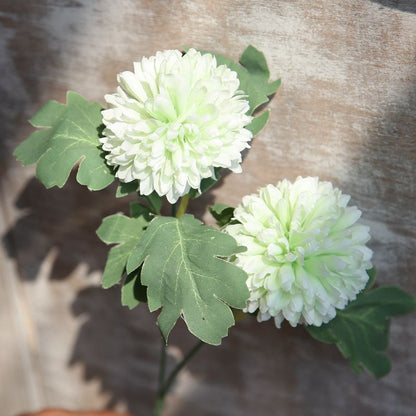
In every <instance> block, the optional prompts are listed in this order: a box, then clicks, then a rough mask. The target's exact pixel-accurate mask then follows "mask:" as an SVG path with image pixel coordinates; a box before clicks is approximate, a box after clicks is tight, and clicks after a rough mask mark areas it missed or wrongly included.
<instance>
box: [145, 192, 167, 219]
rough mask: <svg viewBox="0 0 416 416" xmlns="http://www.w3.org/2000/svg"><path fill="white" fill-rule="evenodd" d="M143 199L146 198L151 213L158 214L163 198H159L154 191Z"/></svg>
mask: <svg viewBox="0 0 416 416" xmlns="http://www.w3.org/2000/svg"><path fill="white" fill-rule="evenodd" d="M144 198H146V201H147V203H148V204H149V205H150V207H151V208H152V211H153V212H154V213H155V214H159V213H160V209H161V208H162V204H163V198H162V197H161V196H159V195H158V194H157V193H156V191H153V192H152V193H151V194H150V195H146V196H145V197H144Z"/></svg>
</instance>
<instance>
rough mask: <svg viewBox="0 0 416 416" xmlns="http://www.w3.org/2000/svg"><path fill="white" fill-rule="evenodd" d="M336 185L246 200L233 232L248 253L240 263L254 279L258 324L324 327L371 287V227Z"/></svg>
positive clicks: (252, 305)
mask: <svg viewBox="0 0 416 416" xmlns="http://www.w3.org/2000/svg"><path fill="white" fill-rule="evenodd" d="M349 199H350V197H349V195H344V194H342V193H341V191H340V190H339V189H337V188H334V187H333V186H332V184H331V183H330V182H320V181H319V180H318V178H311V177H309V178H301V177H299V178H297V179H296V181H295V182H294V183H291V182H289V181H288V180H283V181H281V182H279V183H278V184H277V186H273V185H268V186H266V187H265V188H262V189H260V190H259V194H256V195H249V196H245V197H244V198H243V201H242V204H241V205H240V206H239V207H237V208H236V210H235V212H234V217H235V219H236V220H238V221H239V222H240V224H235V225H229V226H227V228H226V232H228V233H229V234H230V235H232V236H233V237H234V238H235V239H236V240H237V242H238V243H239V244H240V245H243V246H246V247H247V251H245V252H243V253H239V254H237V255H236V259H235V262H236V264H237V265H238V266H240V267H241V268H242V269H243V270H245V271H246V272H247V274H248V279H247V286H248V288H249V291H250V297H249V300H248V303H247V308H246V311H248V312H250V313H251V312H255V311H256V310H257V309H258V314H257V319H258V321H259V322H260V321H265V320H268V319H270V318H271V317H273V318H274V321H275V324H276V326H277V327H278V328H280V324H281V322H282V321H283V319H286V320H288V321H289V322H290V324H291V325H292V326H296V325H297V324H298V323H304V324H308V325H315V326H320V325H321V324H322V323H326V322H328V321H329V320H331V319H332V318H334V317H335V314H336V309H337V308H338V309H343V308H344V307H345V306H346V304H347V303H348V302H349V301H351V300H353V299H355V298H356V295H357V294H358V293H359V292H360V291H361V290H362V289H363V288H364V287H365V285H366V283H367V281H368V275H367V272H366V270H367V269H370V268H371V267H372V265H371V256H372V251H371V250H370V249H369V248H368V247H366V246H365V244H366V242H367V241H368V240H369V239H370V235H369V228H368V227H366V226H364V225H361V224H357V220H358V219H359V218H360V216H361V212H360V211H359V210H358V209H357V207H355V206H353V207H348V206H347V204H348V201H349Z"/></svg>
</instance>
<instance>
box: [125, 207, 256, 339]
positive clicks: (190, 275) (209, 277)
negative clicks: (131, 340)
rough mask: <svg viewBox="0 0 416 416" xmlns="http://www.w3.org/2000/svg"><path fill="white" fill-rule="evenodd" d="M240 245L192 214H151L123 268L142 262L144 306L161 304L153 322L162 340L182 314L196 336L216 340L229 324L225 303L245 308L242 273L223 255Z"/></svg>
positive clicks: (223, 334)
mask: <svg viewBox="0 0 416 416" xmlns="http://www.w3.org/2000/svg"><path fill="white" fill-rule="evenodd" d="M242 250H244V248H242V247H239V246H237V243H236V241H235V240H234V239H233V238H232V237H230V236H229V235H227V234H225V233H222V232H220V231H218V230H215V229H214V228H212V227H208V226H205V225H203V224H202V223H201V222H200V221H198V220H196V219H195V218H194V217H193V216H192V215H188V214H185V215H183V216H182V217H180V218H179V219H177V218H172V217H156V218H155V219H154V220H153V221H152V222H151V223H150V224H149V227H148V228H147V230H146V231H145V233H144V235H143V237H142V238H141V239H140V242H139V244H138V246H137V247H136V249H135V250H134V251H133V252H132V254H131V255H130V257H129V260H128V263H127V272H128V273H132V272H133V271H134V270H136V269H137V268H139V267H140V266H141V265H143V266H142V273H141V282H142V284H144V285H145V286H147V298H148V305H149V309H150V311H151V312H153V311H155V310H156V309H159V308H162V311H161V313H160V315H159V318H158V324H159V327H160V329H161V331H162V333H163V336H164V337H165V339H166V340H167V338H168V335H169V332H170V331H171V329H172V327H173V326H174V324H175V322H176V321H177V319H178V318H179V316H182V317H183V318H184V320H185V322H186V324H187V326H188V329H189V331H190V332H191V333H192V334H194V335H195V336H196V337H198V338H200V339H201V340H202V341H204V342H206V343H208V344H213V345H218V344H220V342H221V338H223V337H224V336H226V335H227V331H228V328H229V327H230V326H231V325H233V324H234V318H233V314H232V312H231V309H230V307H229V306H232V307H235V308H239V309H242V308H244V307H245V304H246V300H247V298H248V295H249V293H248V289H247V286H246V283H245V282H246V278H247V275H246V273H245V272H243V271H242V270H241V269H240V268H238V267H236V266H234V265H233V264H231V263H228V262H227V261H226V260H225V258H228V257H230V256H231V255H233V254H235V253H237V252H240V251H242Z"/></svg>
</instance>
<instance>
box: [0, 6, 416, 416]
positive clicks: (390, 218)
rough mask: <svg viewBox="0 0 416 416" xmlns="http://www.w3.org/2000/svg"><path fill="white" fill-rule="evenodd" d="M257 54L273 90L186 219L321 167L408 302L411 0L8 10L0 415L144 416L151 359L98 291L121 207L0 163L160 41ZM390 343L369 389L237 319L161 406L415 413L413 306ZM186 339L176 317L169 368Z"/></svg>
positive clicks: (137, 334)
mask: <svg viewBox="0 0 416 416" xmlns="http://www.w3.org/2000/svg"><path fill="white" fill-rule="evenodd" d="M248 44H253V45H255V46H256V47H257V48H259V49H260V50H262V51H264V53H265V55H266V57H267V60H268V62H269V66H270V69H271V74H272V77H273V78H277V77H281V78H282V87H281V89H280V90H279V92H278V94H277V95H276V96H275V98H274V100H273V102H272V104H271V108H272V114H271V118H270V122H269V124H268V125H267V127H266V129H265V130H264V131H263V132H262V133H261V134H260V135H259V136H258V137H257V138H256V139H255V141H254V142H253V146H252V149H251V150H250V152H249V153H248V155H247V157H246V159H245V161H244V164H243V174H240V175H236V174H231V175H228V176H226V177H225V179H224V180H223V181H221V183H220V185H219V186H217V187H216V188H215V189H214V190H213V191H212V192H211V193H210V194H209V195H208V196H207V197H204V200H203V201H199V202H194V203H193V204H192V209H193V212H195V213H196V214H197V215H199V216H200V217H202V218H204V219H205V220H206V221H208V222H209V221H211V219H209V216H208V215H207V214H205V213H204V211H203V208H204V203H210V204H212V203H213V202H214V201H220V202H223V203H229V204H231V205H235V204H238V202H239V201H240V199H241V197H242V196H243V195H245V194H248V193H251V192H254V191H256V189H257V188H258V187H260V186H264V185H265V184H267V183H276V182H277V181H279V180H280V179H282V178H284V177H287V178H289V179H294V178H296V176H298V175H318V176H319V177H320V178H322V179H325V180H331V181H333V182H334V183H335V184H336V185H337V186H339V187H340V188H341V189H342V190H343V191H344V192H346V193H349V194H351V195H352V201H353V203H356V204H358V205H359V206H360V208H361V209H362V211H363V217H364V219H365V222H366V223H367V224H369V225H370V226H371V229H372V236H373V238H372V240H371V243H370V244H371V247H372V248H373V249H374V251H375V255H374V264H375V266H376V267H377V269H378V271H379V282H380V283H383V284H394V285H398V286H400V287H402V288H404V289H406V290H408V291H409V292H411V293H412V294H413V295H416V280H415V272H416V263H415V250H416V219H415V214H414V212H415V208H416V204H415V194H416V192H415V191H416V186H415V173H416V160H415V159H416V137H415V131H416V108H415V96H416V60H415V55H416V3H415V2H414V1H413V0H407V1H400V0H399V1H369V0H367V1H362V0H351V1H342V0H327V1H322V2H320V1H313V0H303V1H300V0H299V1H291V0H286V1H280V0H279V1H277V0H273V1H268V2H263V1H236V0H232V1H227V2H225V1H214V0H211V1H191V0H185V1H180V2H179V1H168V0H155V1H144V0H143V1H139V0H134V1H133V0H131V1H128V0H121V1H117V2H113V1H110V0H101V1H88V0H79V1H72V0H66V1H63V0H61V1H59V0H36V1H34V0H32V1H27V0H2V1H1V2H0V51H1V52H0V75H1V77H0V94H1V98H2V100H1V106H0V119H1V126H2V135H1V140H2V152H1V153H0V179H1V185H0V186H1V194H0V198H1V199H0V202H1V203H0V207H1V216H0V232H1V234H2V245H1V249H0V273H1V279H0V345H1V348H0V381H1V386H2V388H1V389H0V404H1V411H0V413H1V415H4V416H13V415H16V414H17V413H19V412H23V411H34V410H38V409H40V408H42V407H64V408H67V409H73V410H75V409H84V410H92V409H101V408H115V409H119V410H128V411H130V412H131V413H132V414H133V415H135V416H136V415H149V414H150V409H151V406H152V404H153V400H154V392H155V387H156V386H155V384H156V374H157V363H158V356H159V343H158V341H159V339H158V333H157V329H156V327H155V324H154V322H155V316H154V315H150V314H149V313H148V312H147V311H146V308H145V307H143V306H141V307H139V308H137V310H134V311H133V312H130V311H128V310H127V309H125V308H122V307H121V306H120V299H119V296H120V294H119V289H118V288H114V289H111V290H102V289H101V288H100V287H99V281H100V276H101V272H102V268H103V265H104V262H105V257H106V253H107V248H106V247H105V246H104V245H103V244H101V243H99V241H98V239H97V238H96V236H95V229H96V228H97V226H98V225H99V223H100V218H101V217H102V216H103V215H108V214H110V213H114V212H117V211H120V210H121V211H122V210H125V209H126V206H127V201H126V200H115V199H114V198H113V194H114V193H113V192H114V188H110V189H107V190H104V191H102V192H99V193H90V192H88V191H87V190H85V189H83V188H81V187H80V186H79V185H77V184H76V183H75V180H74V178H71V180H70V182H69V184H68V186H66V187H65V188H64V189H62V190H59V189H52V190H48V191H47V190H45V189H44V188H43V187H42V185H41V184H40V183H39V182H37V181H36V180H35V179H33V178H32V176H33V169H32V168H23V167H21V166H19V165H18V164H17V163H16V162H15V161H14V160H13V157H12V156H11V153H12V151H13V150H14V148H15V147H16V146H17V144H18V143H20V142H21V141H22V140H23V139H24V138H25V137H27V136H28V134H29V133H30V132H31V128H30V126H29V124H28V123H27V122H26V120H27V119H28V118H29V117H30V116H31V115H33V114H34V112H35V111H36V110H37V109H39V108H40V106H41V105H42V104H43V103H44V102H45V101H47V100H49V99H57V100H60V101H62V100H64V98H65V92H66V90H75V91H77V92H79V93H81V94H83V95H84V96H86V97H87V98H89V99H91V100H98V101H100V102H102V103H103V95H104V94H105V93H108V92H112V91H114V89H115V86H116V73H117V72H120V71H122V70H126V69H131V68H132V62H133V61H134V60H139V59H141V57H142V56H144V55H147V56H148V55H152V54H154V53H155V52H156V51H157V50H161V49H168V48H179V47H180V46H181V45H191V46H194V47H197V48H201V49H206V50H212V51H216V52H219V53H222V54H225V55H227V56H230V57H232V58H234V59H237V58H238V57H239V55H240V54H241V53H242V51H243V50H244V48H245V47H246V46H247V45H248ZM391 338H392V340H393V343H392V345H391V347H390V348H389V355H390V356H391V358H392V364H393V370H392V372H391V373H390V374H389V375H388V376H387V377H385V378H383V379H382V380H374V379H373V378H371V376H369V375H367V374H363V375H361V376H357V375H355V374H354V373H353V372H352V371H351V370H350V369H349V367H348V364H347V362H346V361H345V360H344V359H342V357H341V356H340V354H339V352H338V351H337V350H336V348H335V347H333V346H330V345H324V344H320V343H318V342H315V341H314V340H312V339H311V338H310V337H309V336H308V335H307V334H306V332H305V331H304V330H303V328H296V329H293V328H290V327H288V326H284V327H283V329H282V330H280V331H278V330H276V329H275V328H274V326H273V324H272V323H271V322H267V323H263V324H258V323H256V322H255V321H254V320H250V319H247V320H245V321H242V322H241V324H239V325H238V326H237V327H236V328H234V329H233V330H232V331H231V334H230V336H229V337H228V338H227V339H226V340H225V341H224V342H223V344H222V345H221V346H220V347H216V348H215V347H206V348H205V351H203V352H201V353H200V355H199V356H197V357H196V358H195V359H194V361H193V362H192V363H191V364H190V365H189V366H188V367H187V369H186V371H185V372H184V373H183V374H182V375H181V377H180V379H179V382H178V383H177V385H176V386H175V389H174V391H173V393H172V394H171V395H169V397H168V406H167V409H166V411H165V413H164V415H165V416H179V415H193V416H199V415H201V416H214V415H215V416H218V415H224V416H225V415H226V416H234V415H239V416H243V415H244V416H245V415H247V416H248V415H252V414H256V415H259V416H262V415H267V416H268V415H287V416H292V415H316V416H318V415H319V416H321V415H343V416H344V415H345V416H347V415H394V416H405V415H408V416H411V415H414V414H415V409H416V355H415V350H416V322H415V314H413V315H409V316H406V317H402V318H398V319H395V320H394V321H393V325H392V327H391ZM192 344H193V339H192V338H191V337H190V336H189V335H188V334H187V332H186V329H185V328H184V326H183V325H179V326H178V328H177V329H176V330H175V331H174V334H173V337H172V344H171V347H170V365H172V364H173V363H174V361H175V360H177V359H179V358H180V356H181V355H182V354H183V351H184V350H185V349H187V348H189V347H190V346H191V345H192Z"/></svg>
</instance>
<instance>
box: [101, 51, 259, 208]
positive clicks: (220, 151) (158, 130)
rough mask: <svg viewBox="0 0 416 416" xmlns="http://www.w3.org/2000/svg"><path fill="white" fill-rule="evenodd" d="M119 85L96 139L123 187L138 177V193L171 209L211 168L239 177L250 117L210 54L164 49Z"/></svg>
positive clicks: (231, 78) (232, 76)
mask: <svg viewBox="0 0 416 416" xmlns="http://www.w3.org/2000/svg"><path fill="white" fill-rule="evenodd" d="M117 79H118V82H119V84H120V86H119V87H118V88H117V92H116V93H115V94H111V95H106V96H105V100H106V101H107V103H108V104H109V107H110V108H109V109H107V110H103V112H102V114H103V122H104V124H105V126H106V128H105V129H104V132H103V135H104V137H103V138H101V139H100V141H101V143H102V148H103V150H105V151H106V152H108V154H107V155H106V160H107V163H108V164H109V165H111V166H117V167H118V169H117V172H116V176H117V177H118V178H119V179H120V181H122V182H130V181H133V180H134V179H138V180H139V181H140V193H141V194H142V195H149V194H150V193H152V192H153V191H156V192H157V193H158V194H159V195H160V196H163V195H166V197H167V199H168V200H169V202H170V203H174V202H176V201H177V200H178V198H179V197H181V196H183V195H185V194H187V193H188V192H189V190H190V189H191V188H193V189H199V186H200V183H201V180H202V179H204V178H208V177H214V168H215V167H221V168H228V169H230V170H232V171H233V172H241V167H240V162H241V152H242V150H244V149H246V148H248V147H250V146H249V145H248V142H249V141H250V140H251V138H252V134H251V132H250V131H249V130H247V129H245V128H244V127H245V126H247V125H248V124H249V123H250V121H251V120H252V117H250V116H248V115H247V114H246V113H247V111H248V110H249V104H248V101H247V100H246V99H244V97H245V96H244V95H243V92H242V91H239V90H238V88H239V85H240V82H239V80H238V78H237V73H236V72H234V71H231V70H230V69H229V68H228V67H227V66H225V65H220V66H217V62H216V59H215V57H214V56H212V55H210V54H205V55H201V53H199V52H197V51H196V50H194V49H190V50H189V51H188V53H186V54H185V55H183V56H182V53H181V52H180V51H178V50H168V51H163V52H157V53H156V55H155V56H152V57H150V58H143V59H142V61H141V62H135V63H134V72H129V71H126V72H122V73H120V74H119V75H118V78H117Z"/></svg>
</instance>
